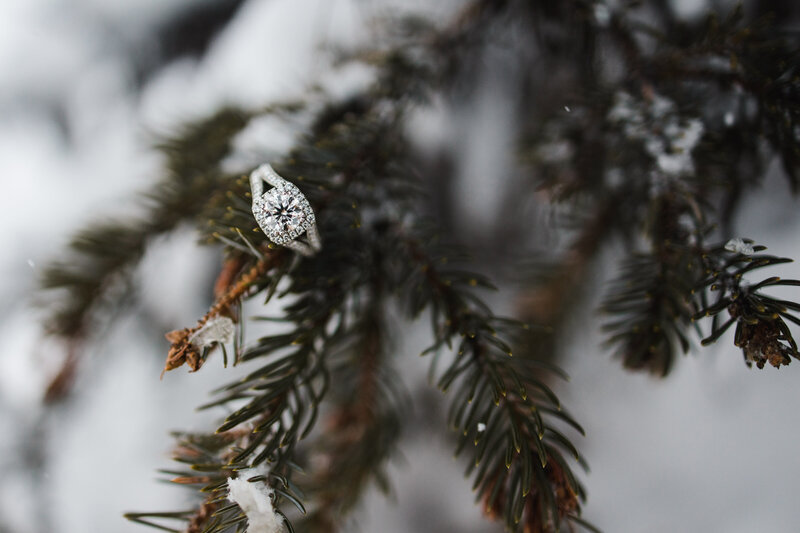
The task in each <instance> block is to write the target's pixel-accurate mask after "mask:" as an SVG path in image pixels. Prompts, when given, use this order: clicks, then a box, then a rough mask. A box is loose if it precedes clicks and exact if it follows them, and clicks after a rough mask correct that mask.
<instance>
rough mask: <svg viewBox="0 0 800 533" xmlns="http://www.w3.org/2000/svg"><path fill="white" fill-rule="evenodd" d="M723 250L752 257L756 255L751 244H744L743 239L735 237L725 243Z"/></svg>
mask: <svg viewBox="0 0 800 533" xmlns="http://www.w3.org/2000/svg"><path fill="white" fill-rule="evenodd" d="M725 249H726V250H728V251H729V252H736V253H737V254H742V255H753V254H754V253H756V251H755V249H754V248H753V245H752V243H749V242H746V241H745V240H744V239H741V238H739V237H736V238H734V239H731V240H729V241H728V242H727V243H725Z"/></svg>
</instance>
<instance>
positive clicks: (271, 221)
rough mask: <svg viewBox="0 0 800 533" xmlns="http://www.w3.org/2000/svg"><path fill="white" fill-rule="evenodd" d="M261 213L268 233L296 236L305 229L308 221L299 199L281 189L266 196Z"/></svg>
mask: <svg viewBox="0 0 800 533" xmlns="http://www.w3.org/2000/svg"><path fill="white" fill-rule="evenodd" d="M261 211H262V217H263V218H262V220H263V222H264V226H265V228H264V229H266V230H267V232H268V233H272V232H275V233H278V234H294V233H297V232H299V231H301V230H302V229H303V223H304V222H305V221H306V213H305V211H304V209H303V206H302V205H301V204H300V202H299V201H298V199H297V197H296V196H295V195H293V194H291V193H289V192H286V191H282V190H279V189H271V190H270V191H269V192H267V193H266V194H265V195H264V202H263V204H262V206H261Z"/></svg>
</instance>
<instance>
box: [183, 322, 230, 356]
mask: <svg viewBox="0 0 800 533" xmlns="http://www.w3.org/2000/svg"><path fill="white" fill-rule="evenodd" d="M233 330H234V327H233V320H231V319H230V318H228V317H226V316H215V317H213V318H210V319H209V320H208V322H206V323H205V324H203V327H202V328H200V329H198V330H197V331H195V332H194V333H193V334H192V336H191V337H189V342H190V343H192V344H193V345H194V346H195V347H196V348H205V347H206V346H211V345H212V344H214V343H215V342H218V343H220V344H226V343H229V342H231V341H232V340H233Z"/></svg>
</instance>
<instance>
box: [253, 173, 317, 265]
mask: <svg viewBox="0 0 800 533" xmlns="http://www.w3.org/2000/svg"><path fill="white" fill-rule="evenodd" d="M265 181H266V182H267V183H268V184H269V185H272V188H271V189H269V190H267V191H266V192H265V191H264V182H265ZM250 191H251V193H252V195H253V216H255V218H256V222H258V226H259V227H260V228H261V230H262V231H263V232H264V233H265V234H266V236H267V237H268V238H269V240H271V241H272V242H274V243H275V244H280V245H281V246H286V247H287V248H291V249H292V250H294V251H296V252H297V253H299V254H302V255H305V256H311V255H314V254H315V253H317V252H318V251H319V250H320V248H322V244H321V242H320V238H319V232H318V231H317V224H316V220H315V218H314V211H313V210H312V209H311V205H310V204H309V203H308V200H307V199H306V197H305V196H304V195H303V193H302V192H300V189H298V188H297V187H296V186H295V185H294V184H293V183H289V182H288V181H286V180H285V179H283V178H282V177H280V176H279V175H278V173H277V172H275V170H273V168H272V167H271V166H270V165H268V164H263V165H261V166H259V167H258V168H257V169H255V170H254V171H253V172H252V173H251V174H250ZM303 234H305V240H300V236H301V235H303Z"/></svg>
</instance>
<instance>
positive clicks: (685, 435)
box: [0, 0, 800, 533]
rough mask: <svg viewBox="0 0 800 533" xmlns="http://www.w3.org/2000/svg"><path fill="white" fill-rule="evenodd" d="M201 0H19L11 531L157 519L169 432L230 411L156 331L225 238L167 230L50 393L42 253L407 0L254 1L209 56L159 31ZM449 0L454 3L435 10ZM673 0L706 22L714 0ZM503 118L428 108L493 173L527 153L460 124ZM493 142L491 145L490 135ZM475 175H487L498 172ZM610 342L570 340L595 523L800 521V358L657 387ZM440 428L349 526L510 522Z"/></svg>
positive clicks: (192, 313) (1, 391) (774, 231)
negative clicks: (625, 366)
mask: <svg viewBox="0 0 800 533" xmlns="http://www.w3.org/2000/svg"><path fill="white" fill-rule="evenodd" d="M190 3H193V4H199V2H191V0H169V1H166V0H139V1H137V2H132V1H125V0H114V1H109V0H71V1H67V0H2V1H0V72H2V75H0V180H1V181H0V183H2V185H3V188H2V189H3V190H2V194H0V213H2V217H3V219H2V220H3V228H4V229H5V231H2V232H0V249H2V250H3V253H2V254H0V302H1V303H2V304H3V305H2V306H0V339H3V346H2V349H0V369H2V371H0V472H2V476H0V532H6V531H7V532H15V533H16V532H19V533H27V532H32V533H34V532H35V533H40V532H51V531H59V532H66V533H71V532H86V531H140V532H142V531H147V529H145V528H143V527H141V526H135V525H133V524H129V523H127V522H126V521H125V520H124V519H122V517H121V515H122V513H123V512H125V511H130V510H158V509H163V510H175V509H179V508H183V507H185V499H184V498H185V496H186V495H185V493H184V492H182V491H181V490H179V489H177V488H174V487H172V486H169V485H167V484H163V483H158V482H157V481H155V480H156V478H157V474H156V471H155V470H156V469H157V468H163V467H169V466H170V464H169V447H170V444H171V439H170V438H169V436H168V431H169V430H171V429H205V428H208V427H210V425H211V421H210V419H209V417H212V416H218V415H219V413H206V414H203V415H200V414H197V413H195V412H194V407H195V406H196V405H197V404H199V403H200V402H201V401H202V400H203V399H204V398H205V397H206V396H205V395H206V394H207V391H209V390H210V389H211V388H212V387H213V385H215V384H218V383H220V382H221V381H227V380H228V379H229V378H230V376H231V374H229V373H227V372H228V371H225V372H223V371H222V370H221V368H220V366H221V365H219V364H215V363H218V361H212V362H211V363H210V364H209V365H207V367H205V368H204V369H203V371H202V372H199V373H197V374H192V375H187V374H185V373H184V372H182V371H179V372H174V373H171V374H170V375H168V376H166V377H165V379H164V380H161V381H160V380H159V379H158V376H159V373H160V370H161V367H162V364H163V357H164V354H165V353H166V343H165V342H164V341H163V340H162V338H161V334H162V333H163V332H164V331H168V330H170V329H173V328H178V327H183V326H185V325H187V324H191V323H193V322H194V320H195V319H196V317H197V316H199V315H201V314H202V312H203V310H204V308H205V307H206V305H207V303H208V302H207V299H208V289H207V287H208V285H209V283H210V280H211V279H213V275H214V271H215V268H216V267H217V265H216V261H217V259H216V256H215V254H214V251H213V250H208V249H200V248H198V247H196V246H195V245H194V236H193V234H192V233H191V231H189V230H182V231H178V232H177V233H176V234H174V235H172V236H170V237H169V238H168V239H164V240H162V241H159V242H157V243H155V245H154V246H153V248H152V250H150V251H149V252H148V254H147V257H146V259H145V262H144V264H143V265H142V267H141V268H140V270H139V272H138V274H137V276H138V279H139V280H140V282H141V286H142V290H141V292H140V294H139V296H138V298H137V301H136V304H135V305H136V309H137V314H136V315H137V316H135V317H134V316H132V315H130V314H124V315H121V316H120V318H119V320H117V321H116V322H115V324H114V326H113V327H112V328H111V329H110V331H108V332H107V334H106V335H104V337H103V338H102V339H101V340H100V341H99V342H97V343H95V344H93V345H92V346H91V347H90V348H89V349H88V352H87V353H86V357H85V359H84V360H83V363H82V365H81V369H80V370H81V373H80V376H79V379H78V382H77V385H76V388H75V393H74V395H73V396H72V398H71V399H70V400H69V401H67V402H66V403H65V404H63V405H60V406H57V407H55V408H53V409H50V410H47V411H45V410H43V409H42V407H41V396H42V391H43V388H44V386H45V384H46V383H47V379H48V378H49V377H50V376H51V375H52V373H53V372H54V370H55V369H56V368H57V367H58V364H59V359H60V357H62V356H63V353H62V351H61V348H60V347H59V346H58V345H57V344H55V343H53V341H50V340H47V339H44V338H43V337H42V335H41V327H40V326H39V325H38V322H37V320H38V318H39V313H38V312H37V311H36V310H35V308H33V307H32V306H31V305H30V300H31V295H32V293H33V291H34V288H35V286H36V277H37V270H38V269H39V267H40V265H42V264H45V263H46V262H47V261H49V260H52V259H54V258H57V257H58V254H59V253H60V250H62V249H63V246H64V244H65V242H66V239H67V237H68V236H69V235H70V234H71V233H72V232H73V231H74V230H76V229H77V228H80V227H83V226H85V225H86V224H89V223H91V222H92V221H93V220H97V219H98V218H101V217H103V216H110V215H115V214H118V213H120V212H123V213H133V212H135V206H132V205H131V204H130V203H129V202H128V201H127V200H128V199H129V197H130V195H131V194H132V193H134V192H135V191H141V190H145V189H146V188H147V187H148V186H149V185H150V184H152V183H154V182H156V181H157V180H158V177H159V165H160V161H159V157H158V155H157V154H155V153H154V152H153V151H152V150H151V149H150V146H151V143H152V141H153V139H154V134H160V133H168V132H170V131H171V130H172V129H173V128H174V127H175V125H177V124H179V123H181V122H182V121H184V120H186V119H190V118H194V117H198V116H202V115H204V114H206V113H207V112H209V111H210V110H213V109H215V108H216V107H218V106H219V105H220V104H222V103H225V102H237V103H242V104H245V105H260V104H263V103H265V102H269V101H271V100H274V99H279V98H281V97H289V96H297V94H298V91H299V90H302V89H304V88H306V87H308V86H309V85H310V84H311V83H313V82H316V81H319V80H324V81H325V85H326V86H327V87H329V88H331V90H334V91H336V90H337V88H338V89H339V90H341V91H344V92H346V88H347V87H349V86H352V84H353V83H355V82H354V81H353V80H354V79H355V80H356V82H357V81H358V79H359V76H358V75H355V76H354V75H352V73H350V74H347V73H345V74H336V73H333V72H331V71H330V69H329V68H328V66H327V61H328V59H329V54H327V53H326V52H325V45H326V44H330V43H339V44H341V43H354V42H358V41H359V40H363V39H369V38H370V36H371V32H372V31H373V30H372V29H371V26H370V24H369V20H370V19H371V18H372V17H374V16H375V15H377V14H379V13H380V12H381V11H380V8H382V6H385V5H386V4H387V3H388V2H378V1H366V0H362V1H357V0H249V1H246V2H244V3H243V5H242V7H241V8H240V9H238V11H237V12H236V13H235V15H234V16H233V18H232V20H231V22H230V23H229V24H228V25H226V26H225V27H224V29H223V30H222V31H221V32H220V33H219V34H218V35H217V36H216V38H215V39H214V40H213V41H212V42H211V44H210V46H209V48H208V49H207V50H206V53H205V54H203V55H202V56H200V58H199V59H198V58H197V57H193V56H191V55H181V54H180V53H175V54H173V55H172V56H170V55H169V54H168V53H167V52H168V51H165V50H159V49H157V48H155V47H154V46H153V45H152V43H153V42H154V39H155V38H156V36H157V35H158V32H159V31H160V29H162V28H164V27H167V23H168V22H169V21H170V20H172V18H173V17H174V15H175V13H177V12H178V11H179V10H180V9H181V8H184V7H186V5H188V4H190ZM228 3H229V4H231V2H228ZM395 4H396V5H402V6H403V7H409V6H410V5H414V6H416V7H417V8H420V6H424V5H425V2H421V1H420V2H401V1H399V0H398V1H397V2H395ZM453 4H457V2H441V3H436V7H435V11H436V12H439V13H444V12H447V11H448V10H449V9H450V8H451V6H452V5H453ZM675 4H676V6H677V7H678V8H679V9H680V10H681V12H683V13H684V14H685V15H687V16H694V15H696V14H697V13H699V12H701V11H702V10H703V9H704V6H705V4H704V3H703V2H698V1H692V0H680V1H677V2H675ZM425 9H426V10H427V11H429V12H430V11H432V10H433V9H434V8H432V7H430V6H428V7H426V8H425ZM483 92H484V93H486V94H487V95H491V94H492V91H491V90H486V91H483ZM488 97H489V96H487V98H488ZM508 115H509V114H508V112H507V110H506V109H504V108H503V107H502V106H497V105H494V104H492V103H491V102H488V101H487V103H486V105H485V106H479V107H478V108H477V110H476V111H475V112H473V113H471V114H468V115H465V116H464V117H460V118H459V120H458V121H455V122H454V123H453V124H450V123H448V122H446V121H443V120H442V119H441V118H438V119H437V118H436V117H435V116H434V117H432V118H429V119H425V118H424V117H423V118H421V119H420V121H419V124H418V126H419V127H420V128H422V127H423V126H424V131H420V135H423V134H424V135H427V136H429V137H432V138H434V140H436V138H437V137H438V141H437V142H443V143H444V142H448V141H447V139H453V138H457V139H458V142H462V143H465V144H464V146H466V147H465V148H464V150H465V154H473V155H471V156H470V157H473V158H478V159H477V160H476V161H474V164H475V165H477V168H478V169H480V168H485V169H487V168H496V166H497V165H498V164H502V161H503V160H504V158H506V157H508V154H507V153H506V152H507V151H506V150H505V148H504V146H503V142H504V139H505V140H508V137H507V136H506V137H503V136H502V135H500V134H498V135H492V136H488V137H484V138H470V137H469V136H466V138H465V135H464V134H463V133H460V132H463V131H465V129H464V128H463V126H464V125H465V124H467V125H468V124H470V123H476V124H477V123H480V124H482V125H484V127H488V128H493V129H490V131H498V132H502V131H507V130H508V128H505V127H504V126H505V125H506V123H507V121H510V120H511V119H512V117H510V116H508ZM486 138H491V139H494V143H491V144H489V145H488V147H487V143H486ZM289 141H290V139H288V138H286V137H280V136H277V135H276V136H274V137H270V138H268V139H264V144H265V145H267V146H266V147H267V148H268V149H271V150H276V151H277V150H281V149H283V148H285V147H286V146H288V142H289ZM478 146H480V147H481V149H480V150H477V149H474V150H473V149H472V148H477V147H478ZM474 154H478V155H474ZM478 174H479V175H485V174H482V173H478ZM777 174H778V172H777V170H776V171H775V172H772V173H771V174H770V177H769V179H768V180H767V182H766V184H765V186H764V188H763V190H761V191H759V192H758V193H757V194H756V195H754V196H753V197H752V198H751V199H750V201H749V202H748V203H747V206H748V207H747V210H746V211H745V212H743V213H742V215H741V217H740V220H739V222H738V224H737V227H739V228H745V229H746V230H747V233H746V235H745V236H747V237H750V238H754V239H756V240H757V241H758V242H759V243H762V244H765V245H767V246H768V247H769V248H770V249H771V251H773V252H774V253H776V254H779V255H784V256H789V257H800V239H798V237H797V235H798V234H800V224H799V223H798V221H799V220H800V217H797V216H795V215H794V213H795V212H796V211H797V207H796V204H795V203H793V202H792V199H791V198H790V197H789V196H788V195H787V194H785V186H784V183H783V182H782V180H781V179H780V176H778V175H777ZM461 179H463V180H465V181H464V184H465V185H469V186H470V187H480V186H481V184H480V183H479V182H476V179H477V180H479V179H480V178H479V177H478V178H476V177H475V176H469V175H468V176H465V177H463V178H461ZM485 198H486V203H484V204H480V205H468V206H467V207H466V208H465V212H464V213H461V215H462V216H463V217H471V216H473V215H475V214H476V213H477V214H478V215H479V216H484V217H492V216H493V214H492V209H495V208H496V202H493V200H492V198H491V196H489V195H486V196H485ZM611 255H613V254H612V253H609V259H613V258H612V257H611ZM198 265H199V266H198ZM780 275H781V276H782V277H795V278H800V268H799V267H798V265H797V264H793V265H787V266H783V267H781V272H780ZM791 297H792V298H793V299H798V298H800V295H797V294H793V295H792V296H791ZM585 318H588V317H585ZM411 337H412V340H411V341H408V343H407V344H410V345H412V346H408V345H406V346H400V347H399V349H398V351H399V352H404V353H406V354H411V355H413V357H411V356H409V357H407V358H406V360H407V363H406V362H404V363H403V365H408V366H409V368H408V371H407V375H406V380H407V384H408V386H409V388H411V389H412V390H414V391H417V390H419V391H422V390H424V387H425V385H424V379H423V376H424V372H425V370H426V365H427V361H421V360H420V359H419V358H417V357H416V355H415V354H416V353H418V351H419V350H418V348H419V346H416V345H414V340H413V338H414V336H411ZM598 340H599V335H598V334H597V332H596V331H595V332H594V333H593V334H587V335H586V336H585V337H583V338H578V339H574V340H573V341H572V342H573V344H574V345H573V347H572V349H571V350H570V354H571V355H570V356H569V357H568V358H567V359H566V360H565V361H564V362H563V365H564V366H565V367H566V370H567V371H568V372H569V373H570V375H571V376H572V381H571V382H570V383H569V384H567V385H565V386H562V387H561V388H560V391H559V392H560V394H561V397H562V400H563V401H564V403H565V405H567V406H568V408H569V409H570V410H571V411H572V413H573V414H574V415H575V416H576V418H577V419H578V420H579V421H581V423H582V424H583V425H584V427H585V428H586V430H587V437H586V438H585V439H582V442H578V444H579V448H580V449H581V450H582V451H583V452H584V454H585V456H586V457H587V458H588V460H589V462H590V465H591V467H592V470H591V472H590V473H589V474H588V475H587V476H584V479H585V481H586V485H587V487H588V490H589V500H588V504H587V505H586V507H585V512H584V515H585V517H587V518H588V519H590V520H592V521H593V522H594V523H596V524H597V525H598V526H600V527H601V528H603V529H604V530H605V531H607V532H642V531H647V532H673V531H681V532H709V531H725V532H728V533H739V532H741V533H745V532H753V531H769V532H776V533H781V532H792V531H798V530H800V505H797V496H796V495H797V493H798V491H800V454H798V453H796V452H795V448H796V443H797V442H798V441H799V440H800V423H798V422H800V419H798V415H797V414H796V413H797V405H798V399H799V398H800V388H798V387H797V383H798V382H800V374H798V372H800V364H798V363H795V364H794V365H791V366H790V367H788V368H786V369H782V370H780V371H775V370H773V369H766V370H764V371H756V370H748V369H747V368H746V367H745V366H744V364H743V363H742V360H741V355H740V353H739V351H738V350H736V349H734V348H733V347H732V346H731V345H730V343H729V342H723V343H720V344H719V346H716V347H713V348H711V349H706V350H704V351H703V352H702V353H695V354H692V355H690V356H688V357H685V358H682V359H681V360H680V361H678V364H677V366H676V370H675V371H674V372H673V373H672V374H671V375H670V377H669V378H668V379H666V380H664V381H659V380H654V379H652V378H649V377H647V376H644V375H638V374H630V373H627V372H624V371H623V370H622V369H621V367H620V364H619V363H618V362H617V361H615V360H613V359H612V358H611V357H610V356H609V355H608V354H607V353H605V352H603V351H601V350H599V349H598V347H597V346H598V344H599V342H598ZM421 342H422V341H421V340H420V343H421ZM416 383H421V385H420V386H417V385H416ZM436 394H437V393H436V392H429V393H428V395H429V396H425V397H424V398H426V400H422V401H428V399H430V398H436V397H437V396H436ZM440 427H441V428H442V431H441V432H440V433H438V434H439V435H441V436H442V437H441V438H439V439H431V438H430V435H431V434H436V433H435V431H434V430H435V428H434V427H426V428H424V430H425V432H424V433H422V432H411V433H410V434H409V436H408V437H407V438H406V440H405V441H404V442H403V445H402V452H403V455H404V456H405V460H401V461H399V462H397V463H395V465H394V467H393V471H394V472H395V474H396V475H395V478H394V479H395V489H396V490H395V495H394V498H393V500H386V499H385V498H383V497H382V496H380V495H377V494H375V495H370V496H369V497H368V498H367V500H366V503H365V505H364V507H363V509H361V510H360V511H359V513H358V514H357V526H354V527H357V528H358V529H359V530H361V531H365V532H386V533H401V532H403V533H406V532H407V533H426V532H446V531H466V532H484V531H485V532H489V531H500V528H499V527H498V526H497V525H493V524H489V523H487V522H485V521H483V520H482V519H481V518H480V513H479V511H478V509H477V507H476V506H473V505H472V504H471V502H472V496H473V495H472V493H471V492H470V490H469V483H468V482H467V481H465V480H463V479H462V476H461V471H462V465H461V464H460V463H458V462H456V461H453V460H451V457H452V451H451V450H452V449H451V445H450V443H449V442H448V441H447V440H446V438H445V436H444V435H445V431H444V430H443V428H444V425H443V424H442V425H441V426H440Z"/></svg>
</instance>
